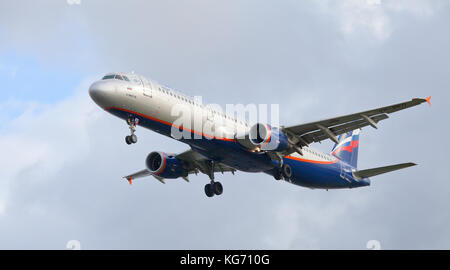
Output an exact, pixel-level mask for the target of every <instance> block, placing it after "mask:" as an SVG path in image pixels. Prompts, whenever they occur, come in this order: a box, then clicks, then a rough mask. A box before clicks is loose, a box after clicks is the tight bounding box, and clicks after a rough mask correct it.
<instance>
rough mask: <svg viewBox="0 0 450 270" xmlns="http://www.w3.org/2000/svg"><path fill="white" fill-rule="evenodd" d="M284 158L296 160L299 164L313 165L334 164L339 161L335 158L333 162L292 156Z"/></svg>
mask: <svg viewBox="0 0 450 270" xmlns="http://www.w3.org/2000/svg"><path fill="white" fill-rule="evenodd" d="M285 158H288V159H292V160H297V161H301V162H308V163H315V164H334V163H337V162H338V161H339V159H337V158H336V159H335V160H333V161H320V160H312V159H304V158H299V157H293V156H286V157H285Z"/></svg>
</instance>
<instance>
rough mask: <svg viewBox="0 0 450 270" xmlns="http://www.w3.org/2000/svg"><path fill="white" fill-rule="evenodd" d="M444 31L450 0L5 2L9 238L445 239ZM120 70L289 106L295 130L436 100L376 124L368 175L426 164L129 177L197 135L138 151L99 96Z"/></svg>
mask: <svg viewBox="0 0 450 270" xmlns="http://www.w3.org/2000/svg"><path fill="white" fill-rule="evenodd" d="M69 2H71V3H72V2H75V3H77V1H69ZM449 26H450V3H449V2H448V1H446V0H442V1H439V0H436V1H433V0H428V1H427V0H391V1H387V0H341V1H332V0H323V1H319V0H317V1H313V0H307V1H306V0H305V1H294V0H292V1H257V0H254V1H252V0H244V1H243V0H236V1H234V0H233V1H230V0H229V1H208V0H189V1H187V0H186V1H182V0H164V1H106V0H105V1H102V0H81V1H80V4H72V5H71V4H69V3H68V1H67V0H53V1H34V0H30V1H20V0H17V1H1V2H0V80H1V85H2V86H1V91H0V120H1V122H0V123H1V124H0V149H1V152H2V155H0V164H2V165H1V168H2V169H1V170H0V248H1V249H65V248H66V243H67V242H68V241H69V240H78V241H80V243H81V248H83V249H249V248H252V249H311V248H314V249H365V248H366V243H367V241H369V240H378V241H380V243H381V248H383V249H448V248H450V229H449V228H450V211H448V207H449V205H450V196H449V195H450V179H449V177H448V171H447V166H448V164H447V163H446V161H445V156H447V155H448V150H449V139H448V138H447V136H446V135H448V134H449V133H450V128H449V122H448V117H449V115H450V109H449V108H448V101H449V97H450V94H449V90H450V82H449V79H450V75H449V70H450V52H449V48H450V32H449V30H448V29H449ZM111 71H135V72H137V73H140V74H143V75H145V76H146V77H148V78H152V79H155V80H157V81H159V82H161V83H163V84H166V85H169V86H171V87H173V88H175V89H177V90H179V91H182V92H184V93H187V94H190V95H201V96H203V98H204V100H206V101H207V102H214V103H219V104H222V105H224V104H227V103H231V104H235V103H276V104H280V114H281V119H280V122H281V124H284V125H290V124H299V123H302V122H306V121H314V120H319V119H321V118H325V117H332V116H338V115H341V114H347V113H353V112H357V111H361V110H366V109H370V108H375V107H378V106H382V105H390V104H393V103H396V102H401V101H406V100H410V99H411V98H413V97H427V96H429V95H431V96H432V103H433V105H432V106H431V107H429V106H428V105H422V106H419V107H415V108H412V109H409V110H407V111H402V112H398V113H396V114H393V115H391V117H390V119H388V120H385V121H383V122H382V123H380V124H379V129H378V130H374V129H372V128H365V129H363V131H362V134H361V141H360V151H359V162H358V165H359V167H360V168H361V169H364V168H371V167H377V166H384V165H390V164H394V163H401V162H410V161H411V162H416V163H418V164H419V166H416V167H413V168H408V169H405V170H402V171H398V172H393V173H390V174H385V175H382V176H378V177H374V178H373V179H372V186H370V187H367V188H361V189H354V190H338V191H328V192H327V191H323V190H310V189H305V188H301V187H297V186H294V185H290V184H288V183H284V182H277V181H275V180H274V179H273V178H272V177H270V176H267V175H265V174H249V173H242V172H239V173H237V174H236V175H235V176H232V175H223V176H222V175H218V176H217V179H218V180H219V181H221V182H222V184H223V185H224V194H223V195H222V196H218V197H214V198H207V197H206V196H205V195H204V191H203V187H204V185H205V184H206V183H207V182H208V178H207V177H206V176H204V175H199V176H197V177H195V176H194V177H191V182H190V183H186V182H185V181H183V180H179V179H177V180H168V181H167V184H166V185H162V184H161V183H160V182H158V181H155V180H154V179H153V178H148V179H142V180H139V181H135V183H134V184H133V185H132V186H129V185H128V183H127V182H126V181H124V180H123V179H121V177H122V176H124V175H127V174H129V173H132V172H135V171H137V170H141V169H142V168H143V167H144V159H145V157H146V155H147V154H148V153H149V152H151V151H154V150H159V151H167V152H181V151H184V150H186V149H187V148H188V147H187V146H186V145H184V144H182V143H180V142H176V141H174V140H172V139H170V138H165V137H163V136H161V135H158V134H156V133H153V132H151V131H149V130H144V129H142V128H138V131H137V134H138V136H139V143H138V144H136V145H132V146H128V145H126V144H125V142H124V136H125V135H127V133H128V127H127V126H126V124H125V123H124V122H123V121H121V120H119V119H117V118H115V117H113V116H111V115H109V114H107V113H106V112H104V111H102V110H101V109H100V108H99V107H97V106H96V105H95V104H94V103H93V101H92V100H90V98H89V95H88V91H87V90H88V87H89V85H90V84H91V83H92V82H93V81H95V80H97V79H99V78H100V77H101V76H102V75H103V74H104V73H107V72H111ZM445 104H447V105H445ZM331 146H332V145H331V143H322V144H318V145H314V147H317V148H318V149H320V150H322V151H329V150H330V149H331Z"/></svg>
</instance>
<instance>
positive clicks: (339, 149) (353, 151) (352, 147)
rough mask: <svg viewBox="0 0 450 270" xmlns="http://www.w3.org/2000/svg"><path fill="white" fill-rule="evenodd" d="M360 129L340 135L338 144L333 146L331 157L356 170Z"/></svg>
mask: <svg viewBox="0 0 450 270" xmlns="http://www.w3.org/2000/svg"><path fill="white" fill-rule="evenodd" d="M360 131H361V130H360V129H355V130H353V131H350V132H347V133H344V134H341V135H340V136H339V139H338V141H339V143H337V144H335V145H334V147H333V150H331V155H333V156H335V157H336V158H338V159H339V160H341V161H344V162H346V163H348V164H349V165H351V166H353V167H354V168H356V166H357V164H358V148H359V133H360Z"/></svg>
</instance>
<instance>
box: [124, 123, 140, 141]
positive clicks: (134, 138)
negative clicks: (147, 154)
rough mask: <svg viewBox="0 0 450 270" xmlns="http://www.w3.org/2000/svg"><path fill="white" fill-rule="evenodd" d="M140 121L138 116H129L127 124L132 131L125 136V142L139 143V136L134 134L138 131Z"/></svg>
mask: <svg viewBox="0 0 450 270" xmlns="http://www.w3.org/2000/svg"><path fill="white" fill-rule="evenodd" d="M138 123H139V119H137V118H128V119H127V124H128V127H129V128H130V132H131V135H128V136H126V137H125V142H126V143H127V144H128V145H130V144H132V143H137V136H136V135H135V134H134V132H135V131H136V126H137V124H138Z"/></svg>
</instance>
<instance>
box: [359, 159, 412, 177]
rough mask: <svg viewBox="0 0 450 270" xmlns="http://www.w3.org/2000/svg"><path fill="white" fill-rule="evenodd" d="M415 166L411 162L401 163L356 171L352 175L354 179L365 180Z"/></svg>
mask: <svg viewBox="0 0 450 270" xmlns="http://www.w3.org/2000/svg"><path fill="white" fill-rule="evenodd" d="M415 165H417V164H415V163H411V162H409V163H402V164H397V165H391V166H386V167H379V168H373V169H367V170H361V171H356V172H353V175H354V176H355V177H356V178H367V177H372V176H376V175H379V174H383V173H388V172H392V171H396V170H400V169H404V168H408V167H411V166H415Z"/></svg>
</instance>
